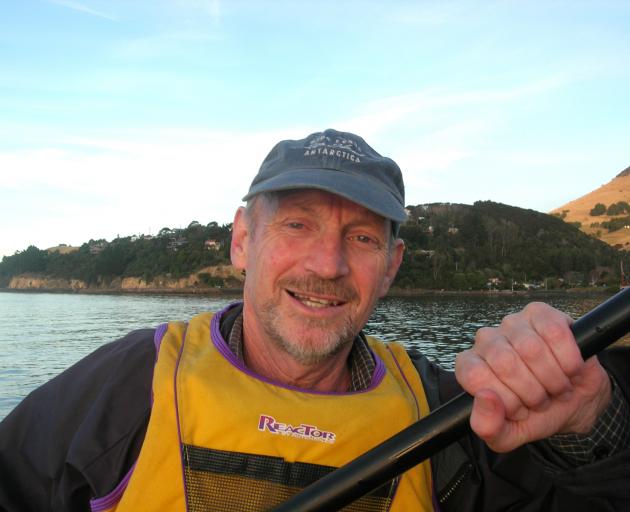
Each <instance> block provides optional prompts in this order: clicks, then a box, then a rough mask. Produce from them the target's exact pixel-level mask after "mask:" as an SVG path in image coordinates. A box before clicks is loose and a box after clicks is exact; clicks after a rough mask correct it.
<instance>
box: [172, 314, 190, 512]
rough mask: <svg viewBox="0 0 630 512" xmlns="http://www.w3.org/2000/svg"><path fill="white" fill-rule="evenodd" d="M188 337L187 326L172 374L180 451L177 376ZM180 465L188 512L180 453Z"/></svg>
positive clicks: (180, 433)
mask: <svg viewBox="0 0 630 512" xmlns="http://www.w3.org/2000/svg"><path fill="white" fill-rule="evenodd" d="M187 335H188V326H186V330H185V331H184V337H183V339H182V346H181V347H179V354H177V362H176V363H175V372H174V373H173V392H174V394H175V395H174V396H175V420H176V421H177V438H178V439H179V446H180V450H181V446H183V442H182V429H181V421H180V418H179V405H178V400H177V374H178V373H179V363H180V362H181V360H182V354H183V353H184V346H185V345H186V336H187ZM180 464H181V468H182V481H183V483H184V503H185V505H186V511H188V492H187V490H186V475H185V472H184V453H183V451H182V452H181V457H180Z"/></svg>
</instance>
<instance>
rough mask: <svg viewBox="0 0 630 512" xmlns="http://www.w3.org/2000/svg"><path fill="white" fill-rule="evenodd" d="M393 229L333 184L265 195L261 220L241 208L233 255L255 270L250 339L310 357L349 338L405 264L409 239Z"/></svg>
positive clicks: (250, 279) (309, 360) (247, 311)
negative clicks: (395, 236)
mask: <svg viewBox="0 0 630 512" xmlns="http://www.w3.org/2000/svg"><path fill="white" fill-rule="evenodd" d="M389 237H390V223H389V221H388V220H386V219H384V218H383V217H380V216H378V215H376V214H374V213H372V212H371V211H369V210H367V209H365V208H363V207H362V206H359V205H357V204H356V203H353V202H351V201H348V200H346V199H343V198H341V197H340V196H336V195H334V194H329V193H326V192H320V191H314V190H302V191H296V192H293V193H290V194H287V195H283V196H281V198H280V199H279V200H278V202H277V204H273V205H268V204H267V203H266V202H265V201H264V200H263V201H259V203H258V204H257V205H256V206H255V207H254V212H253V222H248V220H247V219H246V212H245V211H244V210H243V209H240V210H239V212H237V215H236V218H235V220H234V232H233V240H232V262H233V264H234V266H235V267H237V268H240V269H245V270H246V272H247V278H246V281H245V289H244V299H245V303H244V333H245V339H246V340H247V339H248V337H252V336H255V337H257V338H258V340H264V342H265V343H267V342H269V343H273V344H275V345H276V346H277V347H280V348H281V349H282V350H283V351H285V352H286V353H288V354H289V355H291V356H292V357H293V359H295V360H296V361H298V362H300V363H302V364H307V365H308V364H315V363H317V362H319V361H321V360H323V359H326V358H327V357H329V356H331V355H333V354H335V353H337V352H338V351H340V350H341V349H343V347H346V346H348V344H349V343H351V342H352V340H353V339H354V337H355V336H356V335H357V334H358V332H359V331H360V330H361V328H362V327H363V326H364V325H365V323H366V322H367V320H368V318H369V316H370V314H371V312H372V310H373V308H374V305H375V303H376V301H377V299H378V298H379V297H380V296H383V295H384V294H385V293H386V292H387V290H388V289H389V285H390V284H391V282H392V280H393V278H394V276H395V274H396V271H397V270H398V267H399V265H400V261H401V258H402V251H403V243H402V241H400V240H397V241H396V242H394V243H393V244H390V241H389Z"/></svg>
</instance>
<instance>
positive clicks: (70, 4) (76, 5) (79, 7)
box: [49, 0, 117, 21]
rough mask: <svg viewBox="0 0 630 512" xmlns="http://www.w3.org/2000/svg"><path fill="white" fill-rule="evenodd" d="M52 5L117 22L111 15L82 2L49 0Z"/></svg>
mask: <svg viewBox="0 0 630 512" xmlns="http://www.w3.org/2000/svg"><path fill="white" fill-rule="evenodd" d="M49 2H50V3H52V4H55V5H59V6H61V7H67V8H68V9H72V10H74V11H79V12H84V13H86V14H90V15H91V16H97V17H99V18H105V19H106V20H110V21H117V20H116V18H115V17H114V16H111V15H110V14H107V13H104V12H102V11H97V10H96V9H92V8H91V7H88V6H87V5H85V4H82V3H80V2H74V1H73V0H49Z"/></svg>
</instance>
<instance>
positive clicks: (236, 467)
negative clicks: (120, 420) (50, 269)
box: [92, 313, 433, 512]
mask: <svg viewBox="0 0 630 512" xmlns="http://www.w3.org/2000/svg"><path fill="white" fill-rule="evenodd" d="M219 316H220V315H216V316H214V317H213V316H212V314H211V313H204V314H201V315H198V316H196V317H194V318H193V319H192V320H191V321H190V322H189V324H188V325H186V324H184V323H170V324H169V325H168V329H167V330H166V333H165V334H164V336H163V338H162V341H161V344H160V348H159V354H158V358H157V362H156V367H155V372H154V378H153V396H154V403H153V407H152V411H151V418H150V420H149V425H148V429H147V432H146V436H145V440H144V443H143V445H142V448H141V451H140V455H139V457H138V461H137V462H136V464H135V466H134V468H133V469H132V472H130V475H128V477H127V478H125V480H124V481H123V482H121V484H120V485H119V486H118V487H117V488H116V489H115V490H114V491H113V492H112V493H110V495H108V496H106V497H103V498H99V499H96V500H93V501H92V509H93V510H95V511H98V512H105V511H107V512H113V511H116V512H127V511H134V512H137V511H139V510H142V511H154V510H156V511H157V510H159V511H182V512H184V511H189V512H197V511H247V512H249V511H252V512H253V511H261V510H269V509H270V508H272V507H274V506H275V505H278V504H280V503H282V502H283V501H284V500H286V499H287V498H288V497H290V496H291V495H293V494H295V493H296V492H298V491H299V490H301V489H302V488H304V487H306V486H307V485H308V484H310V483H311V482H313V481H315V480H317V479H319V478H321V477H322V476H324V475H326V474H327V473H328V472H330V471H332V470H333V469H334V468H337V467H339V466H342V465H344V464H345V463H347V462H349V461H351V460H352V459H354V458H356V457H358V456H359V455H361V454H362V453H364V452H365V451H367V450H368V449H370V448H372V447H373V446H375V445H377V444H379V443H380V442H382V441H384V440H385V439H387V438H388V437H391V436H392V435H394V434H396V433H397V432H399V431H400V430H402V429H403V428H405V427H407V426H408V425H410V424H411V423H413V422H415V421H417V420H418V419H419V418H420V417H423V416H425V415H426V414H428V413H429V407H428V404H427V401H426V398H425V395H424V391H423V389H422V383H421V381H420V378H419V376H418V373H417V371H416V370H415V368H414V367H413V365H412V362H411V360H410V359H409V357H408V356H407V354H406V352H405V350H404V349H403V348H402V347H401V346H400V345H398V344H395V343H389V344H384V343H381V342H379V341H377V340H375V339H373V338H369V337H368V343H369V346H370V348H371V349H372V351H373V353H374V354H375V355H376V360H377V368H376V371H375V376H374V378H373V381H372V385H371V386H370V387H369V389H367V390H365V391H361V392H351V393H318V392H313V391H309V390H302V389H297V388H291V387H287V386H283V385H279V384H277V383H273V382H270V381H268V380H266V379H264V378H262V377H260V376H258V375H255V374H253V373H251V372H249V371H248V370H247V368H245V367H244V366H243V365H242V363H240V362H239V361H238V360H237V359H236V357H235V356H234V355H233V354H232V353H231V352H230V350H229V348H228V347H227V344H226V343H225V341H224V340H223V338H222V336H221V333H220V331H219ZM431 489H432V484H431V468H430V464H429V461H425V462H424V463H422V464H420V465H418V466H416V467H415V468H413V469H411V470H409V471H407V472H406V473H404V474H403V475H402V477H399V478H397V479H394V481H392V482H391V483H390V484H387V485H384V486H383V487H381V488H380V489H378V490H377V491H375V492H373V493H371V494H369V495H367V496H365V497H363V498H361V499H359V500H357V501H355V502H354V503H353V504H352V505H349V506H348V507H346V508H344V510H353V511H380V510H383V511H385V510H403V511H408V510H414V511H429V510H433V504H432V490H431Z"/></svg>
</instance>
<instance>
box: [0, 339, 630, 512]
mask: <svg viewBox="0 0 630 512" xmlns="http://www.w3.org/2000/svg"><path fill="white" fill-rule="evenodd" d="M153 334H154V331H153V330H150V329H146V330H139V331H134V332H132V333H130V334H128V335H127V336H125V337H124V338H122V339H120V340H118V341H115V342H113V343H110V344H107V345H104V346H103V347H101V348H100V349H98V350H96V351H95V352H94V353H92V354H91V355H89V356H87V357H86V358H85V359H83V360H81V361H79V362H78V363H77V364H75V365H74V366H72V367H70V368H69V369H67V370H66V371H65V372H63V373H62V374H60V375H59V376H57V377H56V378H54V379H52V380H51V381H50V382H48V383H47V384H45V385H43V386H42V387H40V388H39V389H37V390H35V391H34V392H32V393H31V394H30V395H29V396H28V397H27V398H25V399H24V400H23V401H22V403H20V405H18V407H16V409H15V410H14V411H13V412H12V413H11V414H9V416H7V417H6V418H5V420H4V421H3V422H2V423H0V510H6V511H11V512H13V511H15V512H17V511H19V512H28V511H37V512H43V511H47V510H50V511H55V512H63V511H86V510H89V506H88V502H89V499H90V498H92V497H95V496H96V497H99V496H104V495H106V494H107V493H109V492H110V491H111V490H112V489H113V488H114V487H115V486H116V484H118V482H120V481H121V480H122V479H123V477H124V476H125V474H126V473H127V471H128V470H129V468H130V467H131V465H132V464H133V462H134V461H135V460H136V458H137V455H138V453H139V450H140V447H141V445H142V442H143V439H144V433H145V431H146V427H147V424H148V420H149V414H150V402H151V400H150V397H151V379H152V375H153V365H154V361H155V348H154V344H153ZM411 355H412V359H413V360H414V363H415V365H416V367H417V368H418V370H419V372H420V374H421V376H422V380H423V383H424V386H425V388H426V391H427V395H428V398H429V405H430V406H431V408H435V407H436V406H437V405H439V404H440V403H441V402H443V401H446V400H448V399H449V398H450V397H452V396H454V395H455V394H457V393H459V392H460V389H459V387H458V385H457V383H456V382H455V379H454V377H453V374H452V373H451V372H446V371H444V370H441V369H440V368H439V367H437V366H435V365H433V364H431V363H430V362H429V361H428V360H427V359H426V358H425V357H423V356H422V355H420V354H418V353H413V354H411ZM601 359H602V362H603V363H604V364H605V365H606V366H607V367H608V369H609V371H610V372H611V373H612V374H614V376H615V377H616V379H617V382H618V383H619V384H620V386H621V387H622V389H623V391H624V393H625V396H626V397H630V381H629V375H628V373H629V372H628V371H627V369H628V368H630V352H629V351H626V350H611V351H609V352H607V353H606V354H605V355H604V356H602V358H601ZM624 368H625V369H626V370H625V371H624ZM545 450H546V448H545V446H544V444H542V445H541V446H538V447H524V448H520V449H518V450H516V451H514V452H512V453H509V454H504V455H498V454H495V453H493V452H492V451H490V450H488V449H487V447H486V446H485V444H483V443H482V442H481V441H480V440H479V439H478V438H476V437H475V436H474V435H472V434H470V435H467V436H465V437H464V438H462V439H461V440H460V441H459V442H458V443H455V444H453V445H452V446H451V447H450V448H448V449H446V450H444V451H443V452H441V453H439V454H438V455H436V456H435V457H434V458H432V468H433V472H434V481H435V487H436V490H437V493H438V495H439V497H440V500H441V502H442V503H441V509H442V510H443V511H445V512H450V511H458V512H465V511H473V510H474V511H494V510H496V511H506V510H524V511H529V510H531V511H540V510H550V511H555V510H558V511H560V510H562V511H566V510H575V511H580V510H589V511H597V510H602V511H603V510H630V452H624V453H621V454H618V455H616V456H614V457H608V458H606V459H604V460H602V461H600V462H598V463H596V464H591V465H588V466H583V467H580V468H577V469H573V468H563V467H562V464H563V462H562V461H561V460H557V461H556V460H554V455H553V453H551V452H549V453H547V452H546V451H545ZM540 461H545V462H544V463H543V464H541V463H540ZM544 467H547V468H551V470H553V469H554V468H555V469H556V471H555V472H554V473H553V474H548V473H545V470H544ZM558 468H560V470H558Z"/></svg>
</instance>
